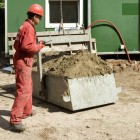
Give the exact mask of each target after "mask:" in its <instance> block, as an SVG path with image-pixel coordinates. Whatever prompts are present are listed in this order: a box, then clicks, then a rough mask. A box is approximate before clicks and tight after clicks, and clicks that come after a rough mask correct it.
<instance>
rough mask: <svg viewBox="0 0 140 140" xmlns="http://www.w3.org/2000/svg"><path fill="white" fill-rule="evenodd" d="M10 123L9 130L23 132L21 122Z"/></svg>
mask: <svg viewBox="0 0 140 140" xmlns="http://www.w3.org/2000/svg"><path fill="white" fill-rule="evenodd" d="M10 125H11V130H12V131H15V132H23V131H24V130H25V129H26V127H25V126H24V125H23V124H22V123H19V124H10Z"/></svg>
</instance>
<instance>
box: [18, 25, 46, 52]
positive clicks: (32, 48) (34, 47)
mask: <svg viewBox="0 0 140 140" xmlns="http://www.w3.org/2000/svg"><path fill="white" fill-rule="evenodd" d="M22 37H23V38H22V40H21V41H20V42H21V48H20V49H21V51H23V52H26V53H30V54H35V53H37V52H39V51H40V49H41V48H43V47H44V45H43V44H42V42H41V41H40V42H39V44H36V38H35V33H34V29H33V28H31V27H30V28H25V29H24V31H23V32H22Z"/></svg>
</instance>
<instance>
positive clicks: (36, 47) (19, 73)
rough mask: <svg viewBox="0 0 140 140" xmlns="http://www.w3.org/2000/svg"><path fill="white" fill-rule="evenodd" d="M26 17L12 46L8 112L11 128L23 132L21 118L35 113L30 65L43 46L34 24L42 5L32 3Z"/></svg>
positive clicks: (38, 18)
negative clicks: (12, 88) (12, 85)
mask: <svg viewBox="0 0 140 140" xmlns="http://www.w3.org/2000/svg"><path fill="white" fill-rule="evenodd" d="M27 16H28V18H27V19H26V20H25V21H24V23H23V24H22V26H21V27H20V28H19V30H18V33H17V36H16V39H15V42H14V48H15V50H16V52H15V54H14V58H13V62H14V68H15V77H16V96H15V100H14V103H13V106H12V109H11V114H10V126H11V127H12V128H11V130H14V131H17V132H23V131H24V130H25V129H26V126H25V125H23V124H22V119H25V118H27V117H29V116H33V115H35V114H36V113H35V111H33V110H32V77H31V73H32V65H33V57H34V55H35V54H36V53H37V52H39V51H40V50H41V49H42V48H43V47H44V45H43V43H42V41H40V42H38V41H37V37H36V31H35V25H38V24H39V22H40V20H41V18H42V16H43V7H42V6H41V5H39V4H33V5H31V6H30V7H29V9H28V12H27Z"/></svg>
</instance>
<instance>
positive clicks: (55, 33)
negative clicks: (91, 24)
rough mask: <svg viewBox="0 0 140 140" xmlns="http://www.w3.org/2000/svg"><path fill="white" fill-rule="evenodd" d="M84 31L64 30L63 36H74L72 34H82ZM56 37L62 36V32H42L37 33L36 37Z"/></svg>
mask: <svg viewBox="0 0 140 140" xmlns="http://www.w3.org/2000/svg"><path fill="white" fill-rule="evenodd" d="M84 33H85V32H84V30H65V34H64V35H74V34H84ZM56 35H63V33H62V32H58V31H44V32H37V36H56Z"/></svg>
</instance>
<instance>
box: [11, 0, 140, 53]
mask: <svg viewBox="0 0 140 140" xmlns="http://www.w3.org/2000/svg"><path fill="white" fill-rule="evenodd" d="M33 3H38V4H41V5H42V6H43V7H44V6H45V0H8V32H17V30H18V28H19V27H20V26H21V24H22V23H23V22H24V20H25V19H26V18H27V15H26V13H27V10H28V8H29V6H30V5H31V4H33ZM91 6H92V11H91V21H92V22H93V21H96V20H108V21H111V22H112V23H114V24H115V25H116V27H117V28H118V29H119V31H120V32H121V35H122V37H123V39H124V41H125V43H126V46H127V48H128V51H139V38H138V37H139V31H138V30H139V12H138V0H91ZM44 8H45V7H44ZM84 25H85V27H87V26H88V25H87V1H85V0H84ZM36 30H37V31H45V20H44V17H43V18H42V21H41V23H40V24H39V25H37V26H36ZM91 32H92V37H94V38H96V41H97V51H98V52H113V53H115V52H117V51H121V50H119V47H120V44H121V42H120V39H119V37H118V35H117V33H116V31H115V30H114V29H113V28H111V26H109V25H107V24H106V23H99V24H96V25H95V26H93V27H92V29H91Z"/></svg>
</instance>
